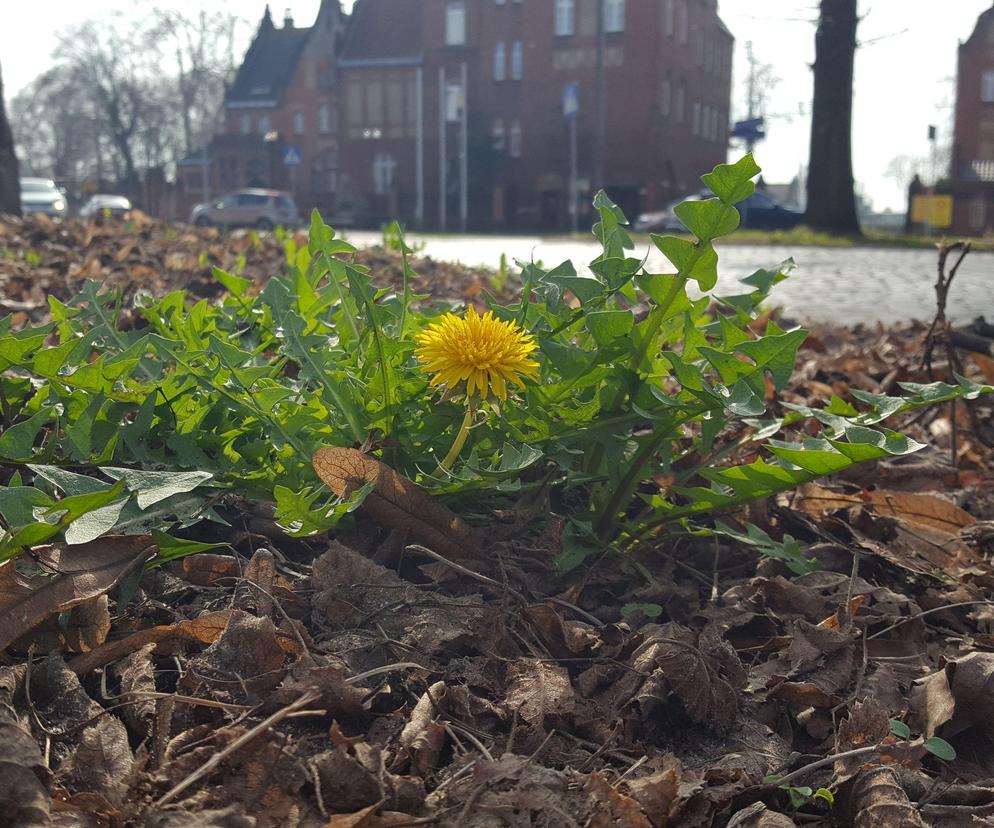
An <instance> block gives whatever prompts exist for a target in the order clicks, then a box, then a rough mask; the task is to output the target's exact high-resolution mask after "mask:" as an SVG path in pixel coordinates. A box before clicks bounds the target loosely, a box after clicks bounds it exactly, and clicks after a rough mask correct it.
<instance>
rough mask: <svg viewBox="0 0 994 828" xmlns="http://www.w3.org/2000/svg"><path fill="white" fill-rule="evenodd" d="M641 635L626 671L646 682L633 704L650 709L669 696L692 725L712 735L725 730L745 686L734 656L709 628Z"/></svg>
mask: <svg viewBox="0 0 994 828" xmlns="http://www.w3.org/2000/svg"><path fill="white" fill-rule="evenodd" d="M643 632H644V634H645V641H644V642H643V643H642V645H641V646H640V647H639V648H638V649H637V650H636V651H635V652H634V653H633V654H632V657H631V666H632V667H633V668H634V670H635V671H636V672H638V673H641V674H643V675H644V676H646V678H645V680H644V682H643V683H642V686H641V687H640V689H639V690H638V692H637V693H636V694H635V697H634V699H633V701H635V702H637V703H639V704H640V705H641V706H642V707H643V708H646V707H647V706H648V707H649V708H651V707H653V706H654V704H659V703H665V702H666V700H667V699H668V698H669V696H670V695H671V694H672V695H675V696H676V697H677V698H679V699H680V701H681V702H682V703H683V706H684V708H685V709H686V711H687V713H688V714H689V715H690V717H691V718H692V719H693V720H694V721H696V722H699V723H700V724H703V725H706V726H708V727H711V728H713V729H715V730H724V729H727V728H728V727H730V726H731V725H732V723H733V722H734V721H735V717H736V714H737V713H738V706H739V693H740V692H741V691H742V689H743V688H744V687H745V685H746V672H745V669H744V668H743V667H742V663H741V662H740V661H739V658H738V655H737V654H736V653H735V650H734V649H732V647H731V646H730V645H729V644H728V643H727V642H725V641H722V640H721V639H720V638H719V637H718V634H717V632H716V631H715V630H714V629H713V628H711V627H708V628H707V629H705V630H704V631H703V632H701V633H699V634H698V633H695V632H694V631H693V630H690V629H688V628H686V627H682V626H680V625H679V624H666V625H663V626H656V625H652V626H650V627H646V628H644V629H643ZM644 712H645V714H648V713H649V712H650V711H649V710H645V711H644Z"/></svg>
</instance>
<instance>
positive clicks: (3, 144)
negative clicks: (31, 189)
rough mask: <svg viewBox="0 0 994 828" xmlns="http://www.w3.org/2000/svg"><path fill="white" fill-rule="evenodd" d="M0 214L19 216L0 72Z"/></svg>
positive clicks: (16, 179)
mask: <svg viewBox="0 0 994 828" xmlns="http://www.w3.org/2000/svg"><path fill="white" fill-rule="evenodd" d="M0 213H11V214H13V215H15V216H19V215H20V214H21V184H20V179H19V177H18V171H17V156H16V155H15V154H14V135H13V133H12V132H11V130H10V123H9V121H8V120H7V109H6V107H5V106H4V102H3V74H2V72H0Z"/></svg>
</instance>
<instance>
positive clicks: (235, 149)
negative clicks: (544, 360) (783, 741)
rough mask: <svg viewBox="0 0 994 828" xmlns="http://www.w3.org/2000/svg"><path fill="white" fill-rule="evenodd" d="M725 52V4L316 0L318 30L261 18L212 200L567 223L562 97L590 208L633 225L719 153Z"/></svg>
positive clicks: (217, 161)
mask: <svg viewBox="0 0 994 828" xmlns="http://www.w3.org/2000/svg"><path fill="white" fill-rule="evenodd" d="M599 7H602V8H603V16H602V18H601V19H600V20H599V19H598V17H599V15H598V11H597V10H598V8H599ZM733 42H734V41H733V37H732V35H731V33H730V32H729V31H728V29H727V28H726V27H725V26H724V24H723V23H722V21H721V19H720V18H719V16H718V6H717V0H658V2H657V1H656V0H654V1H653V2H648V1H647V0H630V1H629V2H627V3H626V2H625V0H357V2H356V3H355V5H354V7H353V11H352V14H351V15H345V14H344V13H343V12H342V11H341V7H340V4H339V2H338V0H323V2H322V3H321V6H320V11H319V12H318V17H317V20H316V21H315V23H314V25H313V26H312V27H311V28H309V29H306V28H297V27H295V25H294V23H293V21H292V20H289V19H287V20H285V21H284V24H283V26H282V27H281V28H277V27H276V26H275V25H274V24H273V21H272V17H271V15H270V12H269V9H268V7H267V9H266V12H265V14H264V16H263V19H262V22H261V23H260V26H259V30H258V32H257V33H256V36H255V39H254V40H253V42H252V45H251V46H250V48H249V50H248V52H247V54H246V56H245V61H244V63H243V64H242V66H241V68H240V70H239V72H238V75H237V77H236V79H235V81H234V83H233V85H232V87H231V89H230V90H229V93H228V96H227V99H226V102H225V107H226V117H225V129H224V132H223V134H219V135H217V136H216V137H215V138H214V140H213V142H212V143H211V145H210V147H209V148H208V156H209V165H210V176H209V178H210V184H211V189H212V191H213V192H214V193H215V194H216V193H217V191H219V190H225V189H230V188H234V187H241V186H250V185H252V186H267V187H278V188H287V189H290V190H292V191H293V193H294V196H295V198H296V200H297V202H298V205H299V206H300V207H301V208H302V210H304V211H307V210H309V209H310V208H311V207H313V206H316V207H318V208H319V209H321V210H322V212H323V214H325V215H326V217H328V218H329V219H330V220H332V221H333V222H335V221H337V222H339V223H342V222H346V223H357V224H363V225H374V224H376V223H378V222H380V221H384V220H387V219H391V218H399V219H401V220H402V221H405V222H407V223H408V224H413V225H415V226H419V227H430V228H444V229H461V228H463V227H469V228H476V229H539V228H542V229H554V228H565V227H568V226H569V224H570V201H571V199H570V180H571V169H570V157H571V153H570V129H569V120H568V119H567V117H566V112H564V98H565V97H567V95H566V92H567V89H568V88H569V89H570V90H572V91H573V92H575V94H570V95H569V96H568V97H569V98H570V102H571V104H572V103H573V102H575V104H576V110H575V118H576V157H577V169H576V179H575V180H576V183H577V190H578V191H579V192H580V194H581V199H580V200H581V203H582V204H584V205H589V202H590V199H591V198H592V196H593V191H594V189H596V188H597V187H601V186H603V187H604V188H605V189H606V190H607V191H608V193H609V195H610V196H611V197H612V198H614V199H615V200H616V201H617V202H618V203H619V204H620V205H621V206H622V207H623V209H624V210H625V212H626V213H628V214H629V216H630V217H632V218H634V216H635V215H636V214H637V213H638V212H641V211H645V210H650V209H653V208H658V207H660V206H663V205H665V204H666V203H668V202H670V201H671V200H672V199H673V198H675V197H677V196H681V195H684V194H685V193H687V192H689V191H690V190H692V189H694V188H695V187H696V186H697V177H698V176H699V175H700V174H701V173H702V172H705V171H707V170H709V169H710V168H711V167H712V166H714V164H716V163H720V162H721V161H724V160H725V157H726V150H727V136H728V113H729V100H730V95H731V68H732V47H733ZM567 109H568V110H570V111H572V107H567ZM191 161H192V163H191V164H189V165H187V166H186V167H184V172H183V173H182V175H183V176H185V177H186V179H188V181H187V182H186V184H187V189H188V191H190V192H193V191H194V190H195V189H196V188H200V187H202V181H203V178H204V175H203V159H202V158H195V159H191ZM197 162H199V166H198V163H197ZM288 162H290V163H288ZM294 162H299V163H294ZM584 209H585V210H588V209H589V208H588V207H584ZM589 219H590V215H589V214H584V216H583V222H584V223H588V222H589Z"/></svg>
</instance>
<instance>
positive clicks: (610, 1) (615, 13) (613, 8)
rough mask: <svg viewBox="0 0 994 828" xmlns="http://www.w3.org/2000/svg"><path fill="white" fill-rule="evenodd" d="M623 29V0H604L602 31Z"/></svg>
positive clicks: (620, 30) (621, 30)
mask: <svg viewBox="0 0 994 828" xmlns="http://www.w3.org/2000/svg"><path fill="white" fill-rule="evenodd" d="M624 30H625V0H604V31H605V32H623V31H624Z"/></svg>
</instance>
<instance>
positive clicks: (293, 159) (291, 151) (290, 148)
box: [283, 144, 300, 167]
mask: <svg viewBox="0 0 994 828" xmlns="http://www.w3.org/2000/svg"><path fill="white" fill-rule="evenodd" d="M283 163H284V164H285V165H286V166H288V167H296V166H297V165H298V164H299V163H300V147H299V146H297V144H287V145H286V146H285V147H283Z"/></svg>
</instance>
